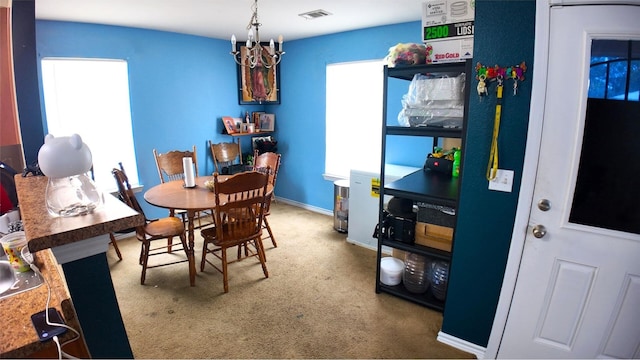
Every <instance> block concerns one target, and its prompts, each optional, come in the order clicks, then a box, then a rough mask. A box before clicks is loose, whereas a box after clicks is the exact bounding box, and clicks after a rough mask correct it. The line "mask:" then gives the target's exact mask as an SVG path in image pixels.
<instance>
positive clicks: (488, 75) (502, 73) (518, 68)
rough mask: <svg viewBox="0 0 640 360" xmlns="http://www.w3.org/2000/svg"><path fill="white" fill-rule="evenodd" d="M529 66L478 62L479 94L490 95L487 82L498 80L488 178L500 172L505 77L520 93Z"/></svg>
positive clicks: (515, 90)
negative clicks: (499, 159)
mask: <svg viewBox="0 0 640 360" xmlns="http://www.w3.org/2000/svg"><path fill="white" fill-rule="evenodd" d="M525 71H527V66H526V65H525V63H524V61H523V62H522V63H520V64H519V65H515V66H509V67H500V66H498V65H495V66H494V67H486V66H484V65H482V64H481V63H477V64H476V79H477V80H478V86H477V91H478V96H479V97H480V99H482V97H484V96H487V95H489V86H488V85H487V82H492V81H495V82H496V112H495V116H494V118H493V134H492V137H491V150H490V151H489V164H488V165H487V174H486V177H487V180H489V181H491V180H493V179H495V178H496V175H497V173H498V136H499V134H500V119H501V117H502V95H503V89H504V81H505V79H511V80H513V95H514V96H515V95H517V94H518V81H523V80H524V72H525Z"/></svg>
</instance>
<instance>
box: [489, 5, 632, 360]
mask: <svg viewBox="0 0 640 360" xmlns="http://www.w3.org/2000/svg"><path fill="white" fill-rule="evenodd" d="M639 3H640V0H622V1H618V0H536V21H535V45H534V57H533V63H534V71H533V77H532V88H531V108H530V112H529V127H528V132H527V144H526V151H525V156H524V164H523V170H522V182H521V184H520V193H519V196H518V206H517V209H516V218H515V222H514V225H513V233H512V235H511V246H510V247H509V255H508V258H507V266H506V268H505V273H504V278H503V282H502V289H501V291H500V298H499V300H498V307H497V309H496V314H495V317H494V319H493V326H492V328H491V334H490V335H489V343H488V344H487V349H486V351H485V353H484V358H496V356H497V354H498V349H499V346H500V342H501V341H502V335H503V333H504V329H505V327H506V323H507V315H508V313H509V309H510V307H511V301H512V299H513V293H514V290H515V287H516V281H517V277H518V271H519V269H520V261H521V260H522V253H523V251H524V243H525V238H526V235H527V231H528V230H527V229H528V225H529V216H530V215H531V206H532V204H533V191H534V187H535V180H536V175H537V174H536V173H537V170H538V159H539V156H540V142H541V140H542V123H543V115H544V106H545V100H546V85H547V72H548V65H549V18H550V11H551V6H552V5H563V4H571V5H579V4H583V5H597V4H607V5H611V4H639Z"/></svg>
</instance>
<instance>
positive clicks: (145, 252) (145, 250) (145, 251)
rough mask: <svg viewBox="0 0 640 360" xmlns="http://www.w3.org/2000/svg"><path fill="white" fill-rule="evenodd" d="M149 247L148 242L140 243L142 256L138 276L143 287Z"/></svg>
mask: <svg viewBox="0 0 640 360" xmlns="http://www.w3.org/2000/svg"><path fill="white" fill-rule="evenodd" d="M149 247H151V243H150V242H148V241H144V242H142V248H143V255H142V275H141V276H140V285H144V281H145V279H146V277H147V263H148V261H149Z"/></svg>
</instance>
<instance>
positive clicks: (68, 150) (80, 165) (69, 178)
mask: <svg viewBox="0 0 640 360" xmlns="http://www.w3.org/2000/svg"><path fill="white" fill-rule="evenodd" d="M92 164H93V161H92V158H91V150H89V147H88V146H87V144H85V143H84V142H82V138H81V137H80V135H78V134H73V135H71V136H61V137H54V136H53V135H51V134H47V135H46V136H45V138H44V145H42V147H41V148H40V151H39V152H38V165H39V166H40V170H42V173H43V174H45V175H46V176H47V177H48V178H49V182H48V183H47V192H46V202H47V209H48V210H49V213H50V214H52V215H54V216H65V217H66V216H77V215H85V214H88V213H90V212H92V211H94V210H95V209H96V208H98V207H99V206H100V205H102V203H103V201H104V199H103V197H102V193H101V192H100V191H98V189H97V188H96V186H95V184H94V183H93V181H92V180H91V178H89V177H88V176H87V174H86V173H87V172H88V171H89V170H90V169H91V166H92Z"/></svg>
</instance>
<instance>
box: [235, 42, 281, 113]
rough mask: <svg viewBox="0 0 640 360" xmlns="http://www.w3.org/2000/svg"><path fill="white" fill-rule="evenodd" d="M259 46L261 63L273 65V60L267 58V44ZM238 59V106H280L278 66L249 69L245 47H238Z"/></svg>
mask: <svg viewBox="0 0 640 360" xmlns="http://www.w3.org/2000/svg"><path fill="white" fill-rule="evenodd" d="M260 45H261V46H262V57H261V58H262V59H261V62H262V63H263V64H264V63H267V64H273V62H274V59H273V58H271V56H269V43H264V42H263V43H260ZM240 59H241V65H237V69H238V102H239V104H241V105H250V104H280V88H279V86H280V64H276V65H272V66H271V67H269V68H267V67H264V66H259V65H258V66H256V67H254V68H251V67H250V66H249V60H248V58H247V47H246V46H245V45H240Z"/></svg>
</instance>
